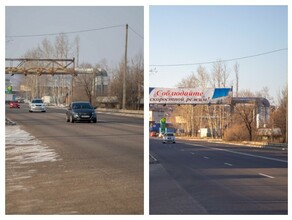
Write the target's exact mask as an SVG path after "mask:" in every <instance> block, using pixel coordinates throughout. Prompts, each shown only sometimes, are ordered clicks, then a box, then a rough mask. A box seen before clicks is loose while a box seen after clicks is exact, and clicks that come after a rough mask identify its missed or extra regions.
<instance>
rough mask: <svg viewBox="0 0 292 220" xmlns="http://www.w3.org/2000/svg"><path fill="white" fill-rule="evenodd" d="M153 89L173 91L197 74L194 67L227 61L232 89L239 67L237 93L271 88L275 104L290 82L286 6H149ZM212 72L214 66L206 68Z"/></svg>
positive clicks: (150, 84)
mask: <svg viewBox="0 0 292 220" xmlns="http://www.w3.org/2000/svg"><path fill="white" fill-rule="evenodd" d="M149 32H150V37H149V64H150V75H149V81H150V82H149V86H150V87H166V88H175V87H177V84H178V83H179V82H181V80H182V79H185V78H187V77H188V76H190V75H191V74H192V73H196V70H197V68H198V65H182V66H157V65H174V64H196V63H206V62H212V61H218V60H228V59H234V58H241V57H246V56H253V55H258V54H262V53H266V52H270V51H275V50H278V49H284V50H281V51H278V52H274V53H269V54H265V55H262V56H255V57H250V58H246V59H238V60H233V61H230V62H225V64H226V65H227V68H228V71H229V85H230V86H232V85H233V86H235V74H234V71H233V66H234V64H235V62H236V61H237V62H238V64H239V91H240V90H250V91H252V92H256V91H259V90H261V89H262V88H263V87H268V88H269V92H270V95H271V96H273V97H274V99H275V100H276V99H277V97H278V94H279V92H280V90H281V89H282V88H283V87H284V86H285V85H286V83H287V82H288V50H287V48H288V7H287V6H224V5H223V6H150V9H149ZM202 66H204V67H205V68H206V70H207V71H208V73H211V71H212V67H213V64H202Z"/></svg>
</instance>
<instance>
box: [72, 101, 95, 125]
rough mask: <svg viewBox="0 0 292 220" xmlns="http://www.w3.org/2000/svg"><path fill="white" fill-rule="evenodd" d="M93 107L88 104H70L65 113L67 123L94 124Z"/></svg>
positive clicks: (81, 102)
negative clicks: (83, 122)
mask: <svg viewBox="0 0 292 220" xmlns="http://www.w3.org/2000/svg"><path fill="white" fill-rule="evenodd" d="M95 109H96V108H95V107H93V106H92V105H91V104H90V103H89V102H86V101H79V102H71V103H70V105H69V107H68V109H67V111H66V120H67V122H71V123H74V122H75V121H76V122H82V121H85V122H93V123H96V113H95Z"/></svg>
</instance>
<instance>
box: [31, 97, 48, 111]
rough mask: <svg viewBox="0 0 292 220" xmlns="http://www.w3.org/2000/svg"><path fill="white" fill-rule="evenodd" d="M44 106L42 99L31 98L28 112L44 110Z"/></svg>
mask: <svg viewBox="0 0 292 220" xmlns="http://www.w3.org/2000/svg"><path fill="white" fill-rule="evenodd" d="M46 111H47V109H46V106H45V103H44V102H43V100H42V99H33V100H31V102H30V103H29V112H46Z"/></svg>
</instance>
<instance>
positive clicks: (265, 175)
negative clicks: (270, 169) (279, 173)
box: [259, 173, 275, 179]
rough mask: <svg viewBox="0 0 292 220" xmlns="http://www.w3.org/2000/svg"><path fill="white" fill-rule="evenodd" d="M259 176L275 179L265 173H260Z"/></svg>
mask: <svg viewBox="0 0 292 220" xmlns="http://www.w3.org/2000/svg"><path fill="white" fill-rule="evenodd" d="M259 175H261V176H264V177H268V178H271V179H274V178H275V177H273V176H269V175H267V174H264V173H259Z"/></svg>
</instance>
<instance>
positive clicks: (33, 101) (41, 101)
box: [31, 99, 43, 103]
mask: <svg viewBox="0 0 292 220" xmlns="http://www.w3.org/2000/svg"><path fill="white" fill-rule="evenodd" d="M31 103H43V100H41V99H35V100H32V101H31Z"/></svg>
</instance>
